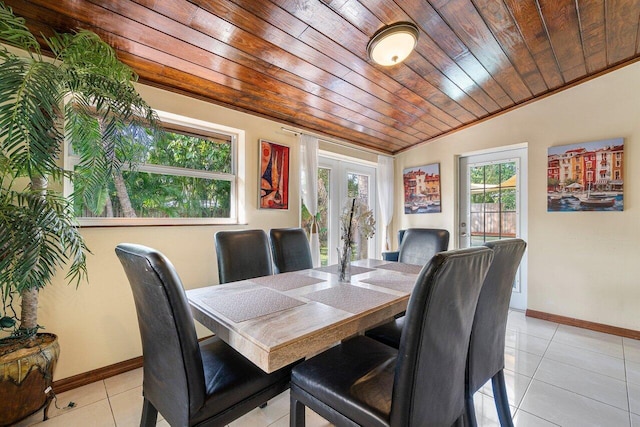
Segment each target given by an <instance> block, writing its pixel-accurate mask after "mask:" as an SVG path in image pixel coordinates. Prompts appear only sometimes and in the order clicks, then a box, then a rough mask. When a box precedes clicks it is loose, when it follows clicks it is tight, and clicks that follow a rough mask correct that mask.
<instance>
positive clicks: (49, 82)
mask: <svg viewBox="0 0 640 427" xmlns="http://www.w3.org/2000/svg"><path fill="white" fill-rule="evenodd" d="M59 77H60V76H59V73H58V70H57V68H56V67H55V66H54V65H53V64H51V63H47V62H40V61H34V60H33V59H32V58H20V57H17V56H12V57H10V58H8V59H7V60H6V61H5V62H4V63H3V64H2V79H0V100H1V101H0V150H1V151H2V152H3V153H5V155H6V156H7V158H8V159H9V160H10V161H11V162H12V163H13V164H14V169H15V170H17V171H18V172H19V173H20V174H21V175H23V176H37V175H45V176H46V175H50V174H52V173H55V171H56V170H58V169H59V167H58V164H57V159H58V158H59V156H60V150H61V147H62V141H63V135H62V133H61V132H60V131H59V130H58V129H57V127H56V126H55V120H56V117H59V116H60V105H61V101H62V99H61V96H60V89H59V81H60V80H59Z"/></svg>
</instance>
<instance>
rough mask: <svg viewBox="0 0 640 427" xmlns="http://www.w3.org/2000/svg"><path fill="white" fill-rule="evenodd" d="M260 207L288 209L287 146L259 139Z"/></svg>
mask: <svg viewBox="0 0 640 427" xmlns="http://www.w3.org/2000/svg"><path fill="white" fill-rule="evenodd" d="M260 208H262V209H289V147H287V146H285V145H280V144H275V143H273V142H269V141H266V140H264V139H261V140H260Z"/></svg>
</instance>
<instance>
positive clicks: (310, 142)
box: [300, 134, 320, 267]
mask: <svg viewBox="0 0 640 427" xmlns="http://www.w3.org/2000/svg"><path fill="white" fill-rule="evenodd" d="M300 159H301V165H300V188H301V193H302V203H304V205H305V206H306V207H307V210H308V211H309V213H310V214H311V217H312V218H313V220H312V222H311V234H310V236H309V243H310V245H311V259H312V261H313V266H314V267H320V237H319V236H318V223H317V220H316V214H317V213H318V138H314V137H313V136H311V135H305V134H300Z"/></svg>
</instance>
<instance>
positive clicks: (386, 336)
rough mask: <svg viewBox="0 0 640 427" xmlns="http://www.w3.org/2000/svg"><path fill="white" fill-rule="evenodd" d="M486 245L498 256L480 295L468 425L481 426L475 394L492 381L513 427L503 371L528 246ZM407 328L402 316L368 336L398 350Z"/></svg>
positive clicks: (513, 242) (502, 414)
mask: <svg viewBox="0 0 640 427" xmlns="http://www.w3.org/2000/svg"><path fill="white" fill-rule="evenodd" d="M485 246H487V247H489V248H491V249H492V250H493V251H494V257H493V262H492V264H491V267H490V268H489V272H488V273H487V277H486V278H485V281H484V285H483V286H482V291H481V292H480V297H479V300H478V306H477V308H476V313H475V317H474V320H473V327H472V329H471V338H470V344H469V358H468V361H467V375H466V379H465V402H466V413H467V416H466V417H465V422H466V423H467V424H468V425H471V426H476V425H477V422H476V416H475V408H474V404H473V395H474V393H475V392H476V391H478V390H479V389H480V388H481V387H482V386H483V385H484V384H485V383H486V382H487V381H489V380H491V382H492V386H493V395H494V399H495V404H496V409H497V410H498V416H499V419H500V424H501V425H502V426H511V425H513V422H512V420H511V410H510V409H509V402H508V399H507V393H506V385H505V381H504V371H503V369H504V345H505V334H506V327H507V315H508V313H509V301H510V299H511V289H512V285H513V281H514V279H515V275H516V272H517V271H518V266H519V265H520V260H521V259H522V255H523V254H524V251H525V249H526V243H525V242H524V240H522V239H505V240H498V241H495V242H487V243H486V244H485ZM404 326H405V320H404V318H402V317H401V318H399V319H396V320H394V321H392V322H389V323H385V324H384V325H382V326H379V327H377V328H374V329H371V330H369V331H367V332H366V335H367V336H369V337H371V338H374V339H376V340H378V341H380V342H382V343H384V344H386V345H389V346H392V347H394V348H398V347H399V346H400V340H401V337H402V333H403V328H404Z"/></svg>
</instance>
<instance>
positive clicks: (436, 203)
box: [402, 163, 441, 214]
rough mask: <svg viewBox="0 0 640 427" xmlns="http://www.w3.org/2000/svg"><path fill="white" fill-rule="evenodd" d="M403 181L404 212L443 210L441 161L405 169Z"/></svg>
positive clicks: (417, 212)
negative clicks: (441, 206)
mask: <svg viewBox="0 0 640 427" xmlns="http://www.w3.org/2000/svg"><path fill="white" fill-rule="evenodd" d="M402 181H403V183H404V213H406V214H420V213H435V212H441V208H440V163H433V164H430V165H426V166H418V167H413V168H408V169H404V170H403V171H402Z"/></svg>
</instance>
